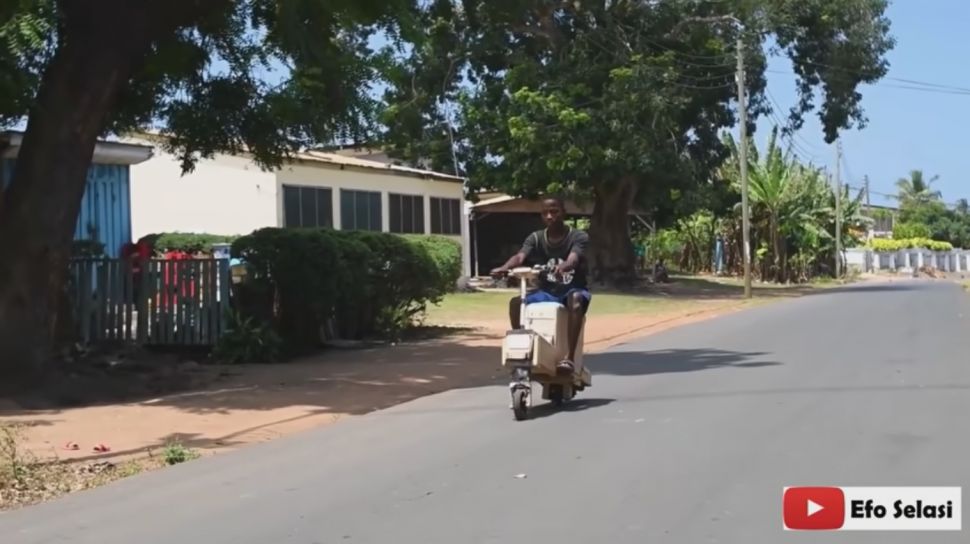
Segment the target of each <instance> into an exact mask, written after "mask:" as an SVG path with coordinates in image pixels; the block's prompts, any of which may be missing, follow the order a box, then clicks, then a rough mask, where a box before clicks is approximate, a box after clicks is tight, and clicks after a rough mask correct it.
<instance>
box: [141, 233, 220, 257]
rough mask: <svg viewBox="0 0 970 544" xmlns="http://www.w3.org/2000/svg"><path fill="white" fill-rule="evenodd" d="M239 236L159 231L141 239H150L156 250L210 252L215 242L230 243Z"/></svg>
mask: <svg viewBox="0 0 970 544" xmlns="http://www.w3.org/2000/svg"><path fill="white" fill-rule="evenodd" d="M237 238H238V236H233V235H222V234H208V233H197V232H158V233H154V234H148V235H145V236H143V237H142V238H141V239H142V240H146V241H148V242H149V243H150V244H151V246H152V248H154V249H155V251H159V252H164V251H185V252H187V253H196V252H199V251H202V252H205V253H208V252H210V251H212V245H213V244H230V243H232V242H233V241H234V240H236V239H237Z"/></svg>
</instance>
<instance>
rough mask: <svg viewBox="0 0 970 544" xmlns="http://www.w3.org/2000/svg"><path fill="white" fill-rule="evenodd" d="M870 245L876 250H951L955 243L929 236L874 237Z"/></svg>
mask: <svg viewBox="0 0 970 544" xmlns="http://www.w3.org/2000/svg"><path fill="white" fill-rule="evenodd" d="M869 247H870V248H872V249H873V250H874V251H899V250H901V249H917V248H921V249H929V250H930V251H950V250H951V249H953V244H951V243H950V242H940V241H937V240H931V239H929V238H907V239H900V240H897V239H895V238H894V239H891V240H890V239H885V238H874V239H873V240H872V241H870V242H869Z"/></svg>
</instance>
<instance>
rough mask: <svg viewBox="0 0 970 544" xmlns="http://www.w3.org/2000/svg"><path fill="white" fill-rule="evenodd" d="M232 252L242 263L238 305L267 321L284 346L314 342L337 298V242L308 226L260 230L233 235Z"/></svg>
mask: <svg viewBox="0 0 970 544" xmlns="http://www.w3.org/2000/svg"><path fill="white" fill-rule="evenodd" d="M231 252H232V255H233V256H234V257H240V258H242V259H244V260H245V261H246V265H247V277H246V280H245V283H244V284H241V285H238V286H237V288H236V291H237V293H238V295H239V298H240V299H241V301H240V302H241V303H242V304H239V305H237V309H238V310H239V311H240V312H242V313H243V314H244V315H249V316H255V317H257V318H258V319H260V320H261V321H271V322H272V323H273V325H274V326H275V328H276V330H277V332H278V333H279V334H280V336H281V337H282V338H283V339H284V341H285V342H286V344H287V345H288V346H291V347H294V346H307V345H312V344H314V343H316V342H318V341H319V338H320V330H321V327H322V325H323V324H324V323H325V322H326V318H327V317H328V316H329V315H331V313H332V311H333V308H334V306H335V305H336V302H337V296H338V295H337V294H338V285H339V283H338V280H339V278H338V275H337V274H334V273H333V270H332V269H334V268H339V267H338V263H340V261H341V259H340V258H341V251H340V249H339V247H338V242H337V241H336V240H335V239H334V238H333V237H332V236H327V235H325V234H323V233H321V232H320V231H317V230H313V229H277V228H264V229H260V230H257V231H256V232H254V233H252V234H250V235H248V236H243V237H240V238H238V239H237V240H236V241H234V242H233V244H232V247H231Z"/></svg>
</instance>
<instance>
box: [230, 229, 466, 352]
mask: <svg viewBox="0 0 970 544" xmlns="http://www.w3.org/2000/svg"><path fill="white" fill-rule="evenodd" d="M232 254H233V255H234V256H237V257H241V258H242V259H244V260H245V261H246V263H247V270H248V276H247V278H246V279H245V281H244V282H243V283H242V284H240V285H238V286H236V293H237V295H238V298H239V300H240V305H239V308H240V311H241V312H243V313H244V314H245V315H247V316H253V317H255V318H256V319H258V320H262V321H264V322H267V323H271V324H272V325H273V328H274V329H275V330H276V331H278V333H279V334H280V336H281V337H282V338H283V340H284V344H285V349H287V350H290V351H300V350H304V349H311V348H312V347H314V346H316V345H318V344H319V343H320V341H321V339H322V337H323V336H324V331H325V330H327V328H328V327H329V326H330V325H331V324H332V325H333V327H334V329H335V331H334V332H335V333H336V334H338V335H339V336H340V337H341V338H349V339H360V338H367V337H374V336H378V337H384V338H396V337H397V336H398V335H399V334H400V332H401V331H402V330H403V329H404V328H406V327H407V326H409V325H411V324H412V322H413V321H414V320H415V319H416V318H417V317H418V316H419V315H420V314H421V313H422V312H424V310H425V309H426V306H427V304H429V303H436V302H438V301H439V300H440V299H441V297H442V296H443V295H444V294H445V293H447V292H448V291H449V290H451V289H452V288H453V286H454V283H455V282H454V278H455V277H456V273H460V252H459V253H458V257H457V265H456V258H455V245H454V244H453V242H451V241H450V240H446V239H443V238H441V237H435V236H410V235H409V236H401V235H396V234H387V233H378V232H362V231H334V230H329V229H278V228H265V229H261V230H258V231H256V232H254V233H253V234H251V235H248V236H243V237H240V238H238V239H237V240H236V241H235V242H234V243H233V245H232ZM456 266H457V268H456Z"/></svg>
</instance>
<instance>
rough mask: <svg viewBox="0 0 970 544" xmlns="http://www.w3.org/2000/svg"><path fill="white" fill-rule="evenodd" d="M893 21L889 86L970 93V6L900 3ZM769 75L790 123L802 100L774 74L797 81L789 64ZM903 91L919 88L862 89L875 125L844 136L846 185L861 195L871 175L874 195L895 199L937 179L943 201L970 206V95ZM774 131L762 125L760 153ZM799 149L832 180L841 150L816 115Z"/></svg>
mask: <svg viewBox="0 0 970 544" xmlns="http://www.w3.org/2000/svg"><path fill="white" fill-rule="evenodd" d="M888 16H889V18H890V19H891V21H892V29H891V33H892V34H893V36H894V37H895V38H896V42H897V43H896V47H895V49H894V50H893V51H891V52H890V53H889V55H888V59H889V63H890V67H889V73H888V74H887V78H899V79H908V80H918V81H921V82H925V83H932V84H937V85H949V86H955V87H963V88H970V72H968V70H967V69H966V68H965V66H966V65H967V62H966V59H967V58H968V56H970V41H968V40H967V34H968V33H970V27H968V24H967V23H968V22H970V1H968V0H895V3H894V5H891V6H890V8H889V11H888ZM769 70H771V71H772V73H769V74H768V75H767V77H768V90H769V92H770V93H771V95H772V96H773V97H774V99H775V100H777V102H778V103H779V106H781V108H783V110H782V111H780V112H778V113H777V115H778V117H779V118H780V119H784V117H785V113H786V111H787V109H788V108H790V107H791V106H792V105H794V104H795V103H796V100H797V94H796V92H795V77H794V75H786V74H778V73H774V72H777V71H781V72H786V73H787V74H792V69H791V63H790V61H788V59H787V58H784V57H779V58H774V59H772V60H771V62H770V63H769ZM899 86H903V87H912V86H915V85H912V84H908V83H903V82H899V81H896V80H888V79H883V80H882V81H880V82H878V83H876V84H875V85H866V86H863V87H861V88H860V93H861V94H862V96H863V99H862V107H863V109H864V110H865V113H866V116H867V117H868V119H869V123H868V125H867V126H866V128H864V129H862V130H859V129H852V130H849V131H846V132H843V136H842V147H843V153H844V160H845V162H844V163H843V169H842V179H843V181H844V182H845V183H849V184H850V185H852V186H856V187H861V186H862V184H863V176H864V175H868V176H869V187H870V192H871V193H891V194H895V193H896V189H895V182H896V180H897V179H899V178H900V177H904V176H906V175H907V174H908V172H909V171H910V170H913V169H921V170H923V173H924V175H926V176H929V177H932V176H935V175H938V176H939V179H938V180H937V181H935V182H934V187H935V188H936V189H939V190H940V191H941V192H942V193H943V200H944V201H946V202H949V203H952V202H954V201H956V200H957V199H959V198H970V185H968V183H967V181H970V138H968V136H970V92H967V93H966V94H946V93H938V92H926V91H924V90H912V89H902V88H898V87H899ZM816 102H817V101H816ZM771 125H772V120H771V119H770V118H762V119H760V120H759V123H758V132H757V134H756V135H755V136H754V138H755V141H756V142H757V144H758V147H759V148H763V146H764V143H765V140H766V139H767V137H768V134H769V132H770V130H771ZM794 142H795V146H797V147H798V148H800V149H796V150H795V152H796V153H797V154H798V155H799V156H800V157H802V158H804V159H805V160H810V161H811V162H813V163H815V164H817V165H820V166H821V165H824V166H826V167H827V168H828V169H829V171H830V172H834V167H835V157H836V153H835V146H834V145H831V146H830V145H828V144H826V143H825V141H824V139H823V135H822V129H821V125H820V124H819V122H818V117H817V115H816V113H815V112H813V113H811V114H809V116H808V117H807V118H806V122H805V126H804V127H803V128H802V130H800V131H799V133H798V135H797V136H796V137H795V138H794ZM810 155H814V157H812V156H810ZM853 194H854V192H853ZM871 202H872V203H873V204H892V203H893V202H892V201H891V200H889V199H887V198H885V197H883V196H880V195H878V194H872V198H871Z"/></svg>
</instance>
